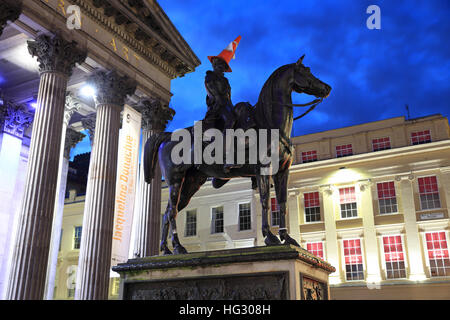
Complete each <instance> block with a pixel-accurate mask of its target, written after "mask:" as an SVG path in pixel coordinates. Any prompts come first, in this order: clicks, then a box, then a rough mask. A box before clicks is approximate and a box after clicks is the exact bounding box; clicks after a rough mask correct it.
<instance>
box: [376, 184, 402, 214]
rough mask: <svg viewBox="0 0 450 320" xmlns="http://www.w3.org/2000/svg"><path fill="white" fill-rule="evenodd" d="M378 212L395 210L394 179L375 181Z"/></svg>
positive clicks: (392, 211)
mask: <svg viewBox="0 0 450 320" xmlns="http://www.w3.org/2000/svg"><path fill="white" fill-rule="evenodd" d="M377 193H378V204H379V207H380V214H384V213H394V212H397V198H396V196H395V185H394V181H388V182H380V183H377Z"/></svg>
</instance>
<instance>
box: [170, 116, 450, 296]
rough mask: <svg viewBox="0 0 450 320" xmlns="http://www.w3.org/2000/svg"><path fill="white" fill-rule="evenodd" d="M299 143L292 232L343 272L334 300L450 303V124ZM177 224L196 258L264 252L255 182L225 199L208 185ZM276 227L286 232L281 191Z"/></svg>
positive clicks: (371, 129)
mask: <svg viewBox="0 0 450 320" xmlns="http://www.w3.org/2000/svg"><path fill="white" fill-rule="evenodd" d="M292 141H293V144H294V145H295V154H296V161H295V163H294V164H293V166H292V167H291V170H290V178H289V187H288V194H289V198H288V206H289V212H288V219H287V221H288V230H289V233H290V235H291V236H292V237H294V238H295V239H296V240H300V242H299V243H300V244H301V246H302V247H304V248H306V249H308V250H309V251H311V252H312V253H314V254H316V255H318V256H320V257H322V258H323V259H325V260H326V261H328V262H329V263H331V264H332V265H333V266H334V267H336V272H335V273H333V274H331V275H330V287H331V296H332V298H333V299H449V298H450V259H449V251H448V245H449V239H450V238H449V215H448V214H449V209H450V166H449V165H450V132H449V124H448V120H447V118H445V117H442V116H441V115H433V116H428V117H424V118H418V119H411V120H405V119H404V117H397V118H392V119H387V120H382V121H376V122H370V123H365V124H361V125H356V126H352V127H346V128H340V129H335V130H330V131H324V132H320V133H315V134H309V135H304V136H298V137H293V138H292ZM163 200H166V201H167V189H163ZM163 202H164V201H163ZM165 205H166V203H163V205H162V208H164V207H165ZM178 217H179V218H178V223H177V226H178V231H179V236H180V241H181V243H182V244H183V245H184V246H185V247H186V249H187V250H188V251H190V252H193V251H202V250H215V249H224V248H227V249H228V248H239V247H243V246H254V245H264V239H263V237H262V234H261V205H260V202H259V195H258V193H257V192H256V191H253V190H251V182H250V179H235V180H232V181H230V182H229V183H228V184H226V185H225V186H223V187H222V188H221V189H219V190H216V189H213V187H212V186H211V183H210V182H207V183H206V184H205V185H204V186H203V187H202V188H201V189H200V191H199V192H198V193H197V194H196V195H195V196H194V198H193V199H192V200H191V202H190V204H189V206H188V207H187V208H186V209H184V210H183V211H182V212H180V213H179V215H178ZM269 221H271V224H272V229H273V231H274V232H278V230H277V224H278V221H279V216H278V212H277V203H276V199H275V192H274V190H273V188H272V199H271V215H270V217H269Z"/></svg>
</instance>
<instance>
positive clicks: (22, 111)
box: [2, 102, 34, 139]
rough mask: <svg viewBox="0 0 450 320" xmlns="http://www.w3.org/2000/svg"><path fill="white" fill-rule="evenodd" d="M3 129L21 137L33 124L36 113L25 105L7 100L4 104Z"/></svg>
mask: <svg viewBox="0 0 450 320" xmlns="http://www.w3.org/2000/svg"><path fill="white" fill-rule="evenodd" d="M3 108H4V109H3V116H2V117H3V119H4V123H3V131H4V132H7V133H9V134H10V135H12V136H14V137H17V138H19V139H22V138H23V134H24V133H25V130H26V129H27V128H28V127H29V126H30V125H31V124H32V122H33V118H34V115H33V114H32V113H31V112H29V111H28V110H27V109H26V108H24V107H23V106H18V105H14V104H11V103H9V102H5V104H4V105H3Z"/></svg>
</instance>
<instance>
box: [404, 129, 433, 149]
mask: <svg viewBox="0 0 450 320" xmlns="http://www.w3.org/2000/svg"><path fill="white" fill-rule="evenodd" d="M421 131H422V132H425V131H429V132H430V141H427V142H422V143H416V144H414V143H413V141H412V139H413V137H412V134H413V133H417V132H421ZM409 142H410V144H411V146H417V145H420V144H425V143H431V142H433V136H432V134H431V129H419V130H416V131H410V132H409Z"/></svg>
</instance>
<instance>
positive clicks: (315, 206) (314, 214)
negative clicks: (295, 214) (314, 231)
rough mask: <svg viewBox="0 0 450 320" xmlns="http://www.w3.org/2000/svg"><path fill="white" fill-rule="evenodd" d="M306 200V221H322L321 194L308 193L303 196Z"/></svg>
mask: <svg viewBox="0 0 450 320" xmlns="http://www.w3.org/2000/svg"><path fill="white" fill-rule="evenodd" d="M303 196H304V199H305V221H306V222H316V221H320V200H319V192H308V193H304V194H303Z"/></svg>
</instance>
